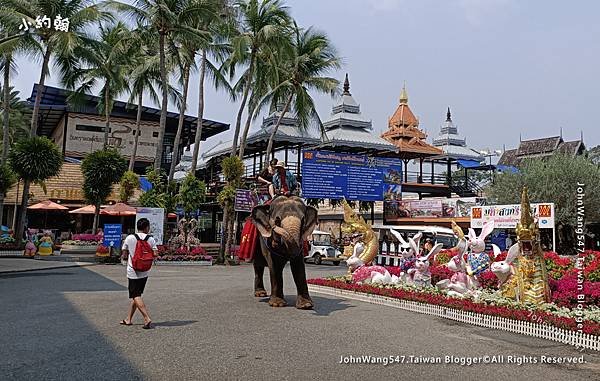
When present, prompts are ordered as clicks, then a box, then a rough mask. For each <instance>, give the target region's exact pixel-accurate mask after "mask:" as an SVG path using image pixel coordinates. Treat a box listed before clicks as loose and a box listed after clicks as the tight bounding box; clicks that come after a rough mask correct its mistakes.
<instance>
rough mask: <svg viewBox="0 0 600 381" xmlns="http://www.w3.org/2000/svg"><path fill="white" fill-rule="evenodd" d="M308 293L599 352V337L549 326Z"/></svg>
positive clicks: (331, 291)
mask: <svg viewBox="0 0 600 381" xmlns="http://www.w3.org/2000/svg"><path fill="white" fill-rule="evenodd" d="M308 289H309V290H310V292H316V293H321V294H326V295H333V296H339V297H343V298H347V299H353V300H359V301H363V302H368V303H373V304H381V305H384V306H388V307H394V308H400V309H403V310H408V311H413V312H418V313H422V314H427V315H434V316H439V317H443V318H446V319H451V320H455V321H460V322H463V323H469V324H474V325H478V326H480V327H486V328H494V329H500V330H503V331H509V332H514V333H520V334H522V335H527V336H533V337H538V338H542V339H546V340H552V341H557V342H559V343H562V344H568V345H572V346H574V347H576V348H585V349H592V350H595V351H600V337H598V336H594V335H589V334H586V333H581V332H576V331H570V330H566V329H562V328H558V327H554V326H551V325H548V324H539V323H533V322H529V321H522V320H512V319H506V318H503V317H498V316H492V315H485V314H478V313H475V312H468V311H461V310H457V309H453V308H448V307H443V306H438V305H435V304H426V303H418V302H413V301H408V300H401V299H395V298H390V297H387V296H381V295H373V294H366V293H361V292H355V291H348V290H341V289H338V288H333V287H326V286H317V285H313V284H309V285H308Z"/></svg>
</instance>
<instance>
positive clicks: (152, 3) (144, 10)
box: [107, 0, 205, 169]
mask: <svg viewBox="0 0 600 381" xmlns="http://www.w3.org/2000/svg"><path fill="white" fill-rule="evenodd" d="M107 4H108V5H109V6H112V7H114V8H115V9H117V10H118V11H121V12H124V13H125V14H127V15H128V16H130V17H132V18H134V19H135V20H136V21H137V22H138V24H140V25H143V26H145V27H147V28H150V29H154V30H156V31H157V32H158V35H159V38H158V42H159V49H158V50H159V65H160V80H161V82H162V99H161V110H160V122H159V124H160V130H159V133H158V144H157V146H156V157H155V159H154V168H155V169H159V168H160V166H161V163H162V157H163V140H164V136H165V129H166V124H167V106H168V101H169V99H168V97H169V93H168V86H167V84H168V83H169V78H168V72H167V59H166V54H165V52H166V47H167V45H168V40H169V39H170V38H172V37H173V35H179V36H197V37H202V35H203V34H204V33H203V32H202V31H199V30H197V29H195V28H192V27H190V26H189V25H187V23H186V22H182V21H187V20H190V19H193V18H195V17H198V14H199V13H202V12H205V7H204V6H203V1H199V0H135V1H133V4H127V3H123V2H119V1H114V0H109V1H108V2H107Z"/></svg>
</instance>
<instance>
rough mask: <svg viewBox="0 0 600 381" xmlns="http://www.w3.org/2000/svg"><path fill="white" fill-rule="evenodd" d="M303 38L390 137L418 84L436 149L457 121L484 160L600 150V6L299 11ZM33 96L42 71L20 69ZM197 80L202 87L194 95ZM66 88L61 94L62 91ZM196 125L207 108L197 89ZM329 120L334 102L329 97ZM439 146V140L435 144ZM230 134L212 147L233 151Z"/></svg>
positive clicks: (400, 2) (308, 7)
mask: <svg viewBox="0 0 600 381" xmlns="http://www.w3.org/2000/svg"><path fill="white" fill-rule="evenodd" d="M287 4H288V5H289V6H290V7H291V10H292V14H293V16H294V17H295V18H296V19H297V21H298V23H299V24H300V25H302V26H306V27H308V26H311V25H313V26H315V27H316V28H318V29H320V30H322V31H325V32H326V33H327V34H328V35H329V36H330V38H331V40H332V41H333V42H334V43H335V45H336V46H337V48H338V50H339V53H340V55H341V56H343V57H344V68H343V69H342V70H340V71H339V72H337V73H332V76H335V77H337V78H340V80H341V79H343V75H344V73H345V72H348V73H349V75H350V82H351V92H352V94H353V95H354V97H355V98H356V100H357V101H358V102H359V103H360V104H361V108H362V112H363V115H364V116H365V117H367V118H370V119H372V120H373V126H374V129H375V130H376V131H377V132H378V133H380V132H382V131H383V130H384V129H385V128H387V119H388V117H389V116H391V115H392V113H393V112H394V110H395V108H396V106H397V103H398V97H399V94H400V90H401V88H402V84H403V82H404V81H406V86H407V89H408V94H409V104H410V106H411V108H412V110H413V112H414V113H415V114H416V115H417V117H419V119H420V122H421V127H422V128H423V129H424V130H426V131H427V132H428V133H429V135H430V137H429V138H428V139H429V141H430V140H431V138H432V137H433V136H434V135H436V134H437V132H438V131H439V126H440V124H441V123H442V122H443V121H444V119H445V114H446V108H447V107H448V106H450V107H451V109H452V114H453V119H454V121H455V123H456V124H457V125H458V127H459V132H460V133H461V134H462V135H466V136H467V142H468V143H469V145H471V146H473V148H477V149H483V148H490V149H502V146H503V145H504V144H505V145H506V148H514V147H515V146H516V145H517V144H518V141H519V134H521V135H522V137H523V139H530V138H538V137H544V136H552V135H558V134H559V130H560V128H561V127H562V129H563V136H564V138H565V139H566V140H572V139H578V138H579V136H580V131H583V134H584V140H585V143H586V145H587V146H588V148H589V147H593V146H596V145H598V144H600V131H599V130H598V127H597V123H598V122H597V120H598V119H599V118H598V117H599V116H600V110H599V107H598V106H597V105H598V104H600V88H599V85H600V81H599V78H598V70H599V68H600V23H598V21H597V16H598V15H599V14H600V2H597V1H593V0H589V1H584V0H581V1H574V2H565V1H554V0H546V1H544V0H530V1H519V0H418V1H417V0H289V1H287ZM19 64H20V75H19V76H18V78H16V79H15V80H14V83H15V85H16V87H17V89H18V90H20V91H22V92H23V95H27V96H29V94H30V93H31V87H32V83H33V82H34V81H37V79H38V77H39V66H38V65H37V64H35V63H29V62H25V60H20V61H19ZM194 79H195V78H194V77H193V78H192V83H194ZM55 80H56V77H53V78H52V79H51V80H50V81H49V83H50V84H56V83H57V82H56V81H55ZM191 89H192V90H191V95H190V101H189V103H188V104H189V110H190V111H189V113H191V114H195V113H196V108H197V95H196V92H197V86H195V84H194V85H192V87H191ZM316 99H317V102H318V110H319V112H320V114H321V117H322V119H326V118H327V117H328V116H329V113H330V111H331V106H332V104H333V100H332V99H331V98H329V97H326V96H317V97H316ZM206 102H207V103H206V109H205V110H206V111H205V116H206V117H207V118H211V119H216V120H220V121H224V122H227V123H231V124H232V127H233V123H234V120H235V114H236V112H237V107H238V105H237V104H233V103H231V102H230V101H229V99H228V97H227V96H226V95H224V94H220V93H215V92H214V91H212V90H209V91H208V93H207V100H206ZM432 135H433V136H432ZM226 138H227V135H226V134H223V136H220V137H218V138H213V139H211V140H212V142H209V145H210V144H211V143H213V142H214V141H215V140H221V139H226Z"/></svg>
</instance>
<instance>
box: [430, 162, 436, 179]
mask: <svg viewBox="0 0 600 381" xmlns="http://www.w3.org/2000/svg"><path fill="white" fill-rule="evenodd" d="M434 177H435V160H431V183H432V184H435V180H434V179H433V178H434Z"/></svg>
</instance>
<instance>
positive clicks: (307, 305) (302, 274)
mask: <svg viewBox="0 0 600 381" xmlns="http://www.w3.org/2000/svg"><path fill="white" fill-rule="evenodd" d="M290 267H291V270H292V275H293V276H294V283H296V290H297V291H298V297H297V298H296V308H298V309H302V310H309V309H311V308H313V306H314V304H313V301H312V299H311V298H310V295H309V294H308V285H307V284H306V270H305V269H304V257H302V256H297V257H294V258H292V259H291V260H290Z"/></svg>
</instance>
